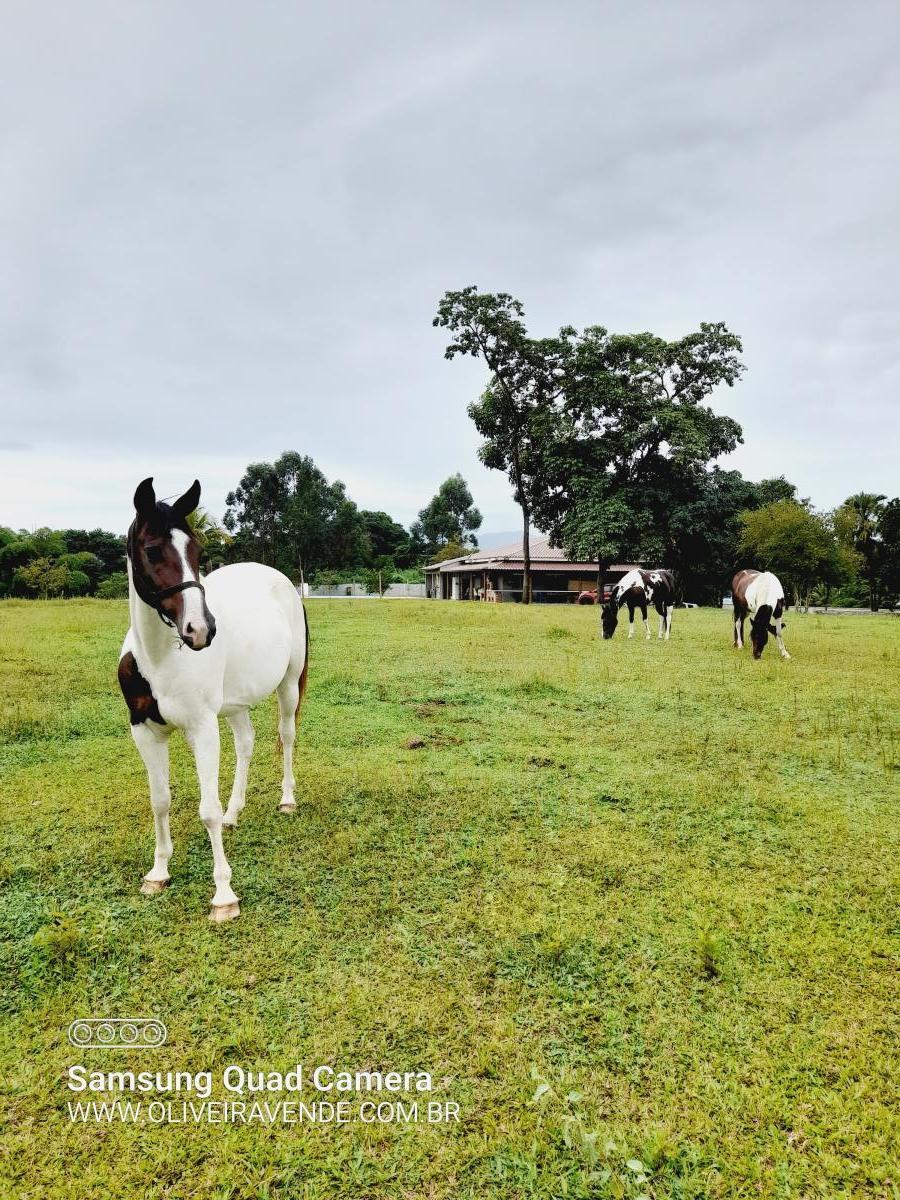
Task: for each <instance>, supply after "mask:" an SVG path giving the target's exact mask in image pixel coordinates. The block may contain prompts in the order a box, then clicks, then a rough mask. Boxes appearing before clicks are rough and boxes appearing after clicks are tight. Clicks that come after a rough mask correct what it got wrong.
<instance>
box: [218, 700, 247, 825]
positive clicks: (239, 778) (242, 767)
mask: <svg viewBox="0 0 900 1200" xmlns="http://www.w3.org/2000/svg"><path fill="white" fill-rule="evenodd" d="M228 724H229V725H230V726H231V732H232V733H233V734H234V752H235V757H236V759H237V765H236V766H235V769H234V786H233V787H232V789H231V799H230V800H229V801H228V807H227V808H226V810H225V816H224V817H223V818H222V824H223V825H228V826H230V827H232V828H233V827H234V826H235V825H237V823H238V817H239V816H240V815H241V810H242V809H243V807H244V805H245V804H246V802H247V773H248V771H249V770H250V759H251V757H252V756H253V740H254V735H253V722H252V721H251V720H250V714H249V712H247V710H246V708H242V709H241V710H240V711H239V712H236V713H232V715H231V716H230V717H228Z"/></svg>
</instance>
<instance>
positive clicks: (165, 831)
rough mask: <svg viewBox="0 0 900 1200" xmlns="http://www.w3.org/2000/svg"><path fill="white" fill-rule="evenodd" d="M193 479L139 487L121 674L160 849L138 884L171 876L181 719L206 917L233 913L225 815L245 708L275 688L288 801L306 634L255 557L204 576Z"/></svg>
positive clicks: (235, 795) (245, 738) (289, 800)
mask: <svg viewBox="0 0 900 1200" xmlns="http://www.w3.org/2000/svg"><path fill="white" fill-rule="evenodd" d="M199 499H200V484H199V483H198V482H197V481H196V480H195V481H194V483H193V486H192V487H190V488H189V489H188V490H187V491H186V492H185V494H184V495H183V496H181V497H180V499H178V500H176V501H175V502H174V503H173V504H171V505H169V504H164V503H160V502H157V499H156V496H155V494H154V491H153V480H152V479H145V480H144V481H143V483H141V484H140V485H139V486H138V489H137V491H136V492H135V494H134V507H135V518H134V521H133V522H132V525H131V528H130V529H129V531H128V579H129V589H128V599H129V605H130V609H131V628H130V629H129V630H128V634H127V636H126V638H125V642H124V645H123V646H122V655H121V658H120V661H119V685H120V687H121V688H122V693H123V695H124V697H125V701H126V703H127V705H128V709H129V713H130V716H131V733H132V736H133V738H134V741H135V743H136V745H137V748H138V750H139V752H140V755H141V758H142V759H143V760H144V765H145V766H146V768H147V775H148V776H149V779H150V803H151V805H152V807H153V820H154V824H155V826H156V854H155V857H154V860H153V867H152V869H151V870H150V871H149V872H148V873H147V874H146V875H145V876H144V882H143V885H142V887H141V891H142V892H144V893H145V894H147V895H152V894H154V893H156V892H161V891H162V890H163V888H164V887H165V886H166V884H167V883H168V882H169V859H170V857H171V855H172V839H171V836H170V833H169V805H170V793H169V736H170V734H171V733H172V732H173V730H175V729H181V730H183V731H184V734H185V736H186V738H187V740H188V743H189V744H190V746H191V749H192V750H193V752H194V758H195V760H196V764H197V775H198V778H199V781H200V819H201V821H202V822H203V824H204V825H205V826H206V829H207V832H208V833H209V841H210V845H211V846H212V853H213V878H214V880H215V885H216V890H215V895H214V896H213V898H212V911H211V913H210V918H211V919H212V920H214V921H227V920H229V919H230V918H232V917H236V916H237V915H238V913H239V911H240V910H239V907H238V898H237V896H236V895H235V894H234V891H233V890H232V887H231V867H230V866H229V865H228V860H227V859H226V857H225V851H224V849H223V847H222V826H223V825H227V826H233V825H236V824H237V819H238V815H239V814H240V812H241V809H242V808H243V807H244V801H245V796H246V791H247V771H248V768H249V765H250V756H251V754H252V752H253V725H252V723H251V721H250V714H249V709H250V706H251V705H253V704H256V703H258V702H259V701H260V700H263V699H264V698H265V697H266V696H268V695H269V694H270V693H271V692H275V693H276V694H277V696H278V713H279V722H278V729H279V734H280V737H281V742H282V746H283V750H284V778H283V781H282V786H281V802H280V803H279V806H278V809H279V812H285V813H288V812H294V811H295V810H296V807H297V805H296V803H295V801H294V774H293V762H292V759H293V747H294V735H295V727H296V721H297V717H298V715H299V710H300V702H301V700H302V698H303V692H304V690H305V687H306V670H307V659H308V653H307V651H308V634H307V628H306V616H305V613H304V611H303V603H302V601H301V599H300V597H299V596H298V594H297V592H296V589H295V588H294V586H293V585H292V583H291V582H290V580H289V579H287V577H286V576H284V575H282V574H281V573H280V572H279V571H275V570H273V569H272V568H271V567H265V566H262V565H261V564H260V563H239V564H235V565H234V566H230V567H220V568H219V569H218V570H217V571H213V572H212V574H210V575H208V576H206V577H205V578H201V577H200V573H199V565H200V546H199V544H198V543H197V541H196V539H195V538H194V537H193V535H192V534H191V531H190V528H189V526H188V524H187V517H188V515H189V514H190V513H191V512H193V511H194V509H195V508H196V507H197V503H198V501H199ZM220 716H224V717H225V718H226V720H227V721H228V723H229V725H230V726H231V730H232V733H233V734H234V745H235V751H236V755H237V768H236V770H235V774H234V786H233V788H232V791H231V799H230V800H229V802H228V808H227V809H226V810H225V812H224V814H223V812H222V805H221V803H220V801H219V721H218V718H219V717H220Z"/></svg>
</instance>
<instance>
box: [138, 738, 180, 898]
mask: <svg viewBox="0 0 900 1200" xmlns="http://www.w3.org/2000/svg"><path fill="white" fill-rule="evenodd" d="M131 736H132V737H133V738H134V744H135V745H136V746H137V748H138V753H139V754H140V756H141V758H142V759H143V760H144V766H145V767H146V768H147V778H148V780H149V781H150V805H151V807H152V808H153V825H154V828H155V831H156V852H155V854H154V856H153V866H152V868H151V869H150V870H149V871H148V872H147V874H146V875H145V876H144V882H143V883H142V884H141V891H142V892H143V893H144V895H145V896H155V895H156V894H157V892H161V891H162V890H163V889H164V888H165V886H166V884H167V883H168V882H169V859H170V858H171V857H172V835H171V833H170V832H169V807H170V805H171V802H172V796H171V793H170V791H169V735H168V733H164V732H163V731H162V730H159V729H157V728H156V727H155V726H154V725H153V724H151V723H150V722H149V721H142V722H141V723H140V724H139V725H132V726H131Z"/></svg>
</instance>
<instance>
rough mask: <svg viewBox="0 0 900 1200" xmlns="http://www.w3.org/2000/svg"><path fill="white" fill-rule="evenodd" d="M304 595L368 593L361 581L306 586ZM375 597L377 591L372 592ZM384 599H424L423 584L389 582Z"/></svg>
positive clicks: (349, 596)
mask: <svg viewBox="0 0 900 1200" xmlns="http://www.w3.org/2000/svg"><path fill="white" fill-rule="evenodd" d="M304 595H306V596H312V597H313V598H314V599H315V598H316V597H319V598H327V597H333V598H334V599H337V600H341V599H343V600H347V599H354V598H355V599H360V600H364V599H365V598H366V597H367V596H368V595H369V593H368V592H367V591H366V589H365V588H364V587H363V585H362V584H361V583H335V584H329V585H327V586H324V587H309V586H308V585H307V587H306V588H305V589H304ZM372 595H373V597H374V598H376V599H377V593H373V594H372ZM384 599H385V600H424V599H425V584H424V583H391V584H389V585H388V586H387V587H386V588H385V590H384Z"/></svg>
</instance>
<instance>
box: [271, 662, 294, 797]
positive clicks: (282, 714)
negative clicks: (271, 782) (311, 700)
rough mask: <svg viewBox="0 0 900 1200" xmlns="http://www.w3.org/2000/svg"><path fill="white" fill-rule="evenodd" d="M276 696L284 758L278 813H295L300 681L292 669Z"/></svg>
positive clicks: (279, 733) (279, 732)
mask: <svg viewBox="0 0 900 1200" xmlns="http://www.w3.org/2000/svg"><path fill="white" fill-rule="evenodd" d="M276 693H277V696H278V738H279V741H280V742H281V751H282V755H283V757H284V777H283V779H282V781H281V800H280V801H279V804H278V811H279V812H281V813H292V812H296V811H297V802H296V800H295V799H294V738H295V737H296V734H297V709H298V707H299V704H300V680H299V677H298V675H297V673H296V672H295V671H294V670H293V669H289V674H288V675H285V677H284V679H282V681H281V683H279V685H278V688H277V689H276Z"/></svg>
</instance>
